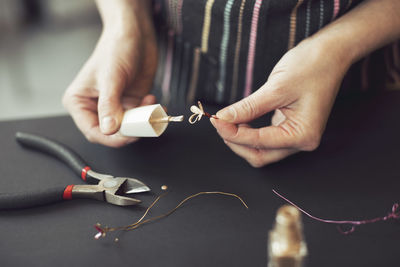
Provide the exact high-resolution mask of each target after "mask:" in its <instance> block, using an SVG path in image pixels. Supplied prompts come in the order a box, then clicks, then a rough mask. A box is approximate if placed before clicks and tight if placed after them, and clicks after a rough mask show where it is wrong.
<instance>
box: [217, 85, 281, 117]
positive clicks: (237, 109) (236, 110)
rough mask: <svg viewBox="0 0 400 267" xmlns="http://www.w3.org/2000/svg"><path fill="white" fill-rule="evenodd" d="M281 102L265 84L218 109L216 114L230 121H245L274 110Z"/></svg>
mask: <svg viewBox="0 0 400 267" xmlns="http://www.w3.org/2000/svg"><path fill="white" fill-rule="evenodd" d="M282 102H283V99H280V98H279V97H278V95H277V94H276V93H273V92H272V90H271V89H269V88H268V86H267V84H265V85H264V86H262V87H261V88H260V89H258V90H257V91H255V92H254V93H253V94H251V95H249V96H248V97H246V98H243V99H242V100H240V101H238V102H236V103H234V104H232V105H230V106H227V107H225V108H223V109H222V110H220V111H218V112H217V114H216V116H217V117H218V118H219V119H222V120H224V121H227V122H230V123H235V124H238V123H245V122H249V121H251V120H253V119H255V118H258V117H260V116H262V115H264V114H265V113H267V112H270V111H272V110H275V109H276V108H278V107H279V106H280V105H281V103H282Z"/></svg>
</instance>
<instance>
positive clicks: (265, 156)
mask: <svg viewBox="0 0 400 267" xmlns="http://www.w3.org/2000/svg"><path fill="white" fill-rule="evenodd" d="M224 142H225V144H226V145H227V146H228V147H229V148H230V149H231V150H232V151H233V152H234V153H235V154H237V155H238V156H240V157H242V158H244V159H245V160H246V161H247V162H248V163H249V164H250V165H251V166H253V167H255V168H259V167H262V166H265V165H267V164H271V163H274V162H277V161H279V160H281V159H284V158H286V157H288V156H289V155H292V154H294V153H296V152H297V150H295V149H258V148H253V147H247V146H243V145H238V144H235V143H231V142H229V141H224Z"/></svg>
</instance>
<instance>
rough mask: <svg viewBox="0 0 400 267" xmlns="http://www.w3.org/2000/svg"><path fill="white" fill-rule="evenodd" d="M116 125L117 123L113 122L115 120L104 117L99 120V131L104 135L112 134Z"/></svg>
mask: <svg viewBox="0 0 400 267" xmlns="http://www.w3.org/2000/svg"><path fill="white" fill-rule="evenodd" d="M116 124H117V121H116V120H115V118H113V117H111V116H107V117H104V118H103V119H102V120H101V124H100V128H101V131H102V132H103V133H104V134H107V133H109V132H112V131H113V130H114V128H115V125H116Z"/></svg>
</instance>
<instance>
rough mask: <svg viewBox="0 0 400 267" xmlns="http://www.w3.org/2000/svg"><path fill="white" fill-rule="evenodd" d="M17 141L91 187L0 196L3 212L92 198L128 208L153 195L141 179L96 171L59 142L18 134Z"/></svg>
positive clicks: (52, 189) (61, 187)
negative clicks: (145, 194) (53, 159)
mask: <svg viewBox="0 0 400 267" xmlns="http://www.w3.org/2000/svg"><path fill="white" fill-rule="evenodd" d="M16 140H17V141H18V142H19V143H20V144H21V145H23V146H25V147H29V148H32V149H36V150H39V151H41V152H44V153H47V154H49V155H51V156H53V157H56V158H58V159H59V160H60V161H62V162H64V163H65V164H66V165H68V166H69V167H70V168H72V170H73V171H74V172H75V173H76V174H77V175H78V176H80V177H81V178H82V179H83V180H84V181H85V182H87V183H89V184H91V185H68V186H59V187H55V188H47V189H42V190H39V191H32V192H20V193H0V209H17V208H30V207H34V206H39V205H44V204H49V203H53V202H58V201H62V200H70V199H76V198H91V199H96V200H102V201H106V202H108V203H111V204H114V205H119V206H128V205H135V204H138V203H140V202H141V201H140V200H138V199H135V198H132V197H130V196H129V194H133V193H141V192H147V191H150V188H149V187H147V186H146V185H145V184H144V183H143V182H141V181H139V180H137V179H134V178H127V177H114V176H112V175H107V174H101V173H98V172H95V171H93V170H92V169H91V168H90V167H89V166H88V165H87V164H86V163H85V161H84V160H83V159H82V158H81V157H80V156H79V155H78V154H77V153H76V152H74V151H73V150H72V149H70V148H68V147H67V146H65V145H63V144H61V143H59V142H57V141H54V140H51V139H48V138H45V137H43V136H38V135H33V134H28V133H22V132H17V133H16Z"/></svg>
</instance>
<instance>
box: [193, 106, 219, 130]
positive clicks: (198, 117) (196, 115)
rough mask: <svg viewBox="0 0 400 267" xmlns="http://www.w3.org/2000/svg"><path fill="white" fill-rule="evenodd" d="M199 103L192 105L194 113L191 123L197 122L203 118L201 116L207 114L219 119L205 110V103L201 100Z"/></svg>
mask: <svg viewBox="0 0 400 267" xmlns="http://www.w3.org/2000/svg"><path fill="white" fill-rule="evenodd" d="M197 105H198V106H196V105H193V106H191V107H190V111H191V112H193V114H192V115H191V116H190V117H189V122H190V123H191V124H195V123H196V122H198V121H199V120H201V117H203V115H204V116H206V117H208V118H211V117H212V118H214V119H217V117H216V116H215V115H211V114H210V113H208V112H205V111H204V109H203V105H202V104H201V103H200V101H197Z"/></svg>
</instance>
